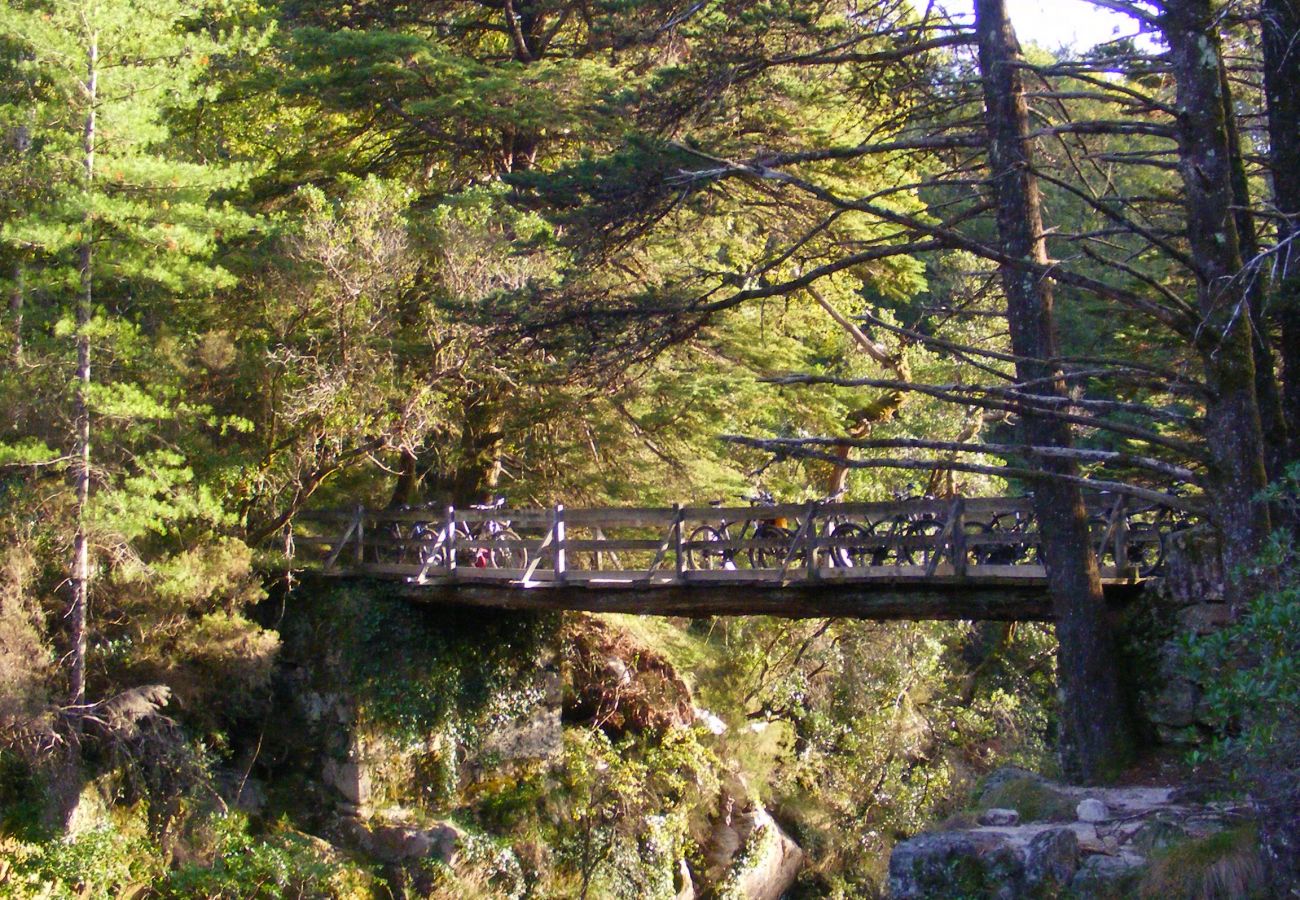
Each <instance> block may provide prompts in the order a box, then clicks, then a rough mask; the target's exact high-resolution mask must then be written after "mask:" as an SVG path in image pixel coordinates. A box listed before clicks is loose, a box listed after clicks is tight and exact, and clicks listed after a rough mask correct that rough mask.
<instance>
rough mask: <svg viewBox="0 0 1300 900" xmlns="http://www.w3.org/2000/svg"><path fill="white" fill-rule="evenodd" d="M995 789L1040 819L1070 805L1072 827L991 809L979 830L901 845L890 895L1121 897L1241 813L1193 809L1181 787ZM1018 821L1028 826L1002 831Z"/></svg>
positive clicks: (903, 898) (994, 782)
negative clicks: (1170, 856)
mask: <svg viewBox="0 0 1300 900" xmlns="http://www.w3.org/2000/svg"><path fill="white" fill-rule="evenodd" d="M989 782H990V786H987V787H986V789H985V791H984V797H989V796H994V797H996V798H998V799H999V800H1002V799H1005V798H1007V797H1014V796H1022V797H1025V798H1028V799H1029V800H1030V801H1031V802H1033V803H1034V804H1036V810H1035V814H1036V815H1043V816H1048V817H1058V816H1059V813H1060V811H1061V809H1062V808H1063V806H1062V804H1063V803H1066V802H1069V803H1071V804H1072V808H1073V810H1074V812H1073V815H1072V816H1071V818H1072V821H1069V822H1052V821H1024V820H1025V819H1027V818H1033V817H1032V816H1025V815H1023V813H1022V812H1020V811H1015V810H1008V809H1005V808H999V809H985V810H983V811H981V812H980V814H979V815H978V821H980V822H981V824H980V825H979V826H978V827H973V828H962V829H958V830H953V831H945V832H938V833H931V834H921V835H918V836H916V837H914V838H911V839H910V840H907V841H903V842H902V843H900V844H898V845H897V846H896V847H895V848H894V851H893V854H892V856H891V857H890V863H889V887H890V895H891V896H892V897H894V898H896V900H913V898H946V897H954V898H955V897H964V898H984V897H987V898H998V900H1011V898H1019V897H1036V896H1054V895H1055V892H1057V891H1060V890H1063V889H1068V890H1069V891H1071V892H1072V893H1073V895H1075V896H1080V897H1091V896H1098V895H1115V892H1116V891H1119V892H1120V894H1119V895H1122V892H1123V884H1124V882H1125V880H1126V879H1129V878H1131V877H1132V876H1133V875H1134V874H1135V873H1137V872H1139V871H1141V870H1142V869H1143V867H1144V866H1145V865H1146V864H1147V862H1148V860H1149V859H1150V858H1151V855H1152V854H1153V853H1154V852H1155V851H1158V850H1160V849H1162V848H1164V847H1166V846H1168V845H1170V844H1171V843H1174V842H1177V841H1182V840H1187V839H1195V838H1203V837H1207V836H1209V835H1211V834H1215V833H1217V832H1219V831H1222V830H1223V829H1225V828H1227V827H1228V826H1229V825H1230V824H1232V822H1233V821H1234V820H1235V818H1236V814H1237V812H1238V810H1237V809H1236V808H1235V807H1233V806H1232V805H1231V804H1193V803H1188V802H1185V801H1183V800H1182V799H1181V797H1180V794H1179V792H1177V791H1175V790H1174V789H1173V788H1157V787H1128V788H1080V787H1073V786H1070V785H1061V784H1056V783H1054V782H1050V781H1048V780H1047V779H1044V778H1042V777H1040V776H1037V775H1033V774H1031V773H1026V772H1023V771H1022V770H1016V769H1011V770H1004V771H1001V772H998V773H995V774H994V775H993V776H991V777H990V779H989ZM1044 797H1051V798H1055V799H1054V800H1053V802H1050V803H1044V801H1043V798H1044ZM1011 812H1015V813H1017V814H1016V815H1015V816H1010V815H1008V813H1011ZM1011 819H1019V820H1021V822H1022V823H1023V824H1014V823H1010V824H997V823H999V822H1007V821H1008V820H1011Z"/></svg>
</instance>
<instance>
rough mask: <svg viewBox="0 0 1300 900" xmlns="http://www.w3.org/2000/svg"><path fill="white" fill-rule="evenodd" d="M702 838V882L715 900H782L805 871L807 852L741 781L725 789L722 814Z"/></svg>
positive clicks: (719, 810) (719, 814) (740, 779)
mask: <svg viewBox="0 0 1300 900" xmlns="http://www.w3.org/2000/svg"><path fill="white" fill-rule="evenodd" d="M702 837H703V840H701V845H702V847H703V849H704V856H705V860H706V867H705V871H704V872H702V873H700V876H701V877H700V881H702V882H703V883H704V884H705V885H707V886H708V887H709V889H710V890H709V891H708V893H709V894H710V895H717V896H727V897H743V898H746V900H778V898H779V897H780V896H781V895H782V894H784V893H785V892H786V891H787V890H789V888H790V886H791V885H792V884H794V880H795V878H796V877H797V876H798V874H799V869H800V868H801V867H802V866H803V861H804V853H803V850H801V849H800V848H799V845H798V844H796V843H795V842H794V841H793V840H792V839H791V838H790V836H789V835H787V834H786V833H785V832H784V831H782V830H781V827H780V826H779V825H777V823H776V822H775V820H773V818H772V816H771V814H769V813H768V811H767V810H766V809H764V808H763V806H762V804H760V803H759V802H758V801H757V800H756V799H755V798H754V797H753V796H752V795H751V794H750V792H749V788H748V786H747V785H746V784H745V781H744V779H742V778H739V777H736V778H732V779H731V780H729V781H728V782H727V783H726V784H724V785H723V788H722V791H721V793H720V795H719V803H718V812H717V815H716V816H715V817H714V818H713V820H712V821H711V822H710V823H709V830H708V833H707V835H704V836H702Z"/></svg>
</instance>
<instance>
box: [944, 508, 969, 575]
mask: <svg viewBox="0 0 1300 900" xmlns="http://www.w3.org/2000/svg"><path fill="white" fill-rule="evenodd" d="M948 547H949V548H950V549H949V557H950V559H951V560H952V573H953V574H954V575H956V576H957V577H958V578H965V577H966V498H965V497H962V496H958V497H956V498H955V499H954V500H953V501H952V537H951V538H950V539H949V542H948Z"/></svg>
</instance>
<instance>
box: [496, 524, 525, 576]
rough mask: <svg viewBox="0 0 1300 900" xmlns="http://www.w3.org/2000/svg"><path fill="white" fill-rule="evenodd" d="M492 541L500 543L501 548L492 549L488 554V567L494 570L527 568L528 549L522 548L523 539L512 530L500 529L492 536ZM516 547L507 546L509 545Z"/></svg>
mask: <svg viewBox="0 0 1300 900" xmlns="http://www.w3.org/2000/svg"><path fill="white" fill-rule="evenodd" d="M492 540H494V541H501V542H502V543H503V546H500V547H493V548H492V549H491V550H490V551H489V553H488V565H490V566H491V567H492V568H494V569H526V568H528V548H527V547H524V546H523V545H522V544H523V538H521V537H520V536H519V535H517V534H515V532H514V530H513V529H510V528H502V529H500V530H499V531H497V532H495V533H494V534H493V535H492ZM512 544H513V545H516V546H509V545H512Z"/></svg>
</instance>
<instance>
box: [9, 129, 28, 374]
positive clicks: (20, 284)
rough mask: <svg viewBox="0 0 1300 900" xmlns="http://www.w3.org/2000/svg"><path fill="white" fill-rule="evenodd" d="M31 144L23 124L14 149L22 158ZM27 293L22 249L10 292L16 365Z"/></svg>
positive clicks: (16, 132)
mask: <svg viewBox="0 0 1300 900" xmlns="http://www.w3.org/2000/svg"><path fill="white" fill-rule="evenodd" d="M31 146H32V137H31V132H30V131H29V130H28V128H27V126H26V125H21V126H19V127H18V128H16V129H15V130H14V151H15V153H16V154H17V156H18V158H19V159H20V160H21V159H23V158H25V157H26V156H27V152H28V151H29V150H30V149H31ZM20 165H21V163H20ZM26 294H27V261H26V260H25V259H24V258H23V256H22V254H21V251H20V253H19V256H18V258H17V259H16V260H14V270H13V287H12V289H11V290H10V292H9V327H10V328H12V329H13V335H12V336H11V337H10V344H9V359H10V361H11V362H12V363H13V364H14V365H15V366H19V365H21V364H22V361H23V303H24V301H25V300H26V299H27V298H26Z"/></svg>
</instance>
